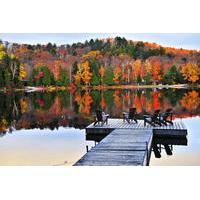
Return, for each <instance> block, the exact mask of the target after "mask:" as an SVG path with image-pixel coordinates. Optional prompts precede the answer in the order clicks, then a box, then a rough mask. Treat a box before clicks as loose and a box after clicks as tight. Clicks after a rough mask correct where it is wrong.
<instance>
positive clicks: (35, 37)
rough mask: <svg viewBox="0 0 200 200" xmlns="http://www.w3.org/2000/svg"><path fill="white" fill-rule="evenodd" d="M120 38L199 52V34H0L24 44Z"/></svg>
mask: <svg viewBox="0 0 200 200" xmlns="http://www.w3.org/2000/svg"><path fill="white" fill-rule="evenodd" d="M116 36H121V37H125V38H126V39H131V40H135V41H143V42H155V43H157V44H160V45H163V46H168V47H176V48H184V49H197V50H200V33H0V39H1V40H3V41H8V42H15V43H20V44H21V43H24V44H47V43H48V42H51V43H55V44H57V45H61V44H72V43H76V42H84V41H85V40H90V39H96V38H108V37H116Z"/></svg>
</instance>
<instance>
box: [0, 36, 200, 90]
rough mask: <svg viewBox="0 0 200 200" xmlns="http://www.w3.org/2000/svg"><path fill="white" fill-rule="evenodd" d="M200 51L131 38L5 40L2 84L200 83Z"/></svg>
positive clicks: (1, 55)
mask: <svg viewBox="0 0 200 200" xmlns="http://www.w3.org/2000/svg"><path fill="white" fill-rule="evenodd" d="M199 76H200V52H199V51H197V50H186V49H176V48H171V47H163V46H160V45H158V44H155V43H147V42H142V41H130V40H126V39H125V38H121V37H116V38H107V39H101V40H100V39H96V40H93V39H91V40H90V41H85V42H84V43H74V44H72V45H68V44H67V45H61V46H56V45H55V44H51V43H48V44H47V45H40V44H38V45H28V44H16V43H12V44H11V43H8V42H1V43H0V84H1V86H6V85H8V84H13V85H20V84H21V82H22V81H23V80H26V81H28V84H29V85H58V86H61V85H65V86H67V85H69V83H70V82H74V84H76V85H100V84H105V85H115V84H151V83H163V84H175V83H199V79H200V78H199Z"/></svg>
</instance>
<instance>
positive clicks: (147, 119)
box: [143, 110, 162, 126]
mask: <svg viewBox="0 0 200 200" xmlns="http://www.w3.org/2000/svg"><path fill="white" fill-rule="evenodd" d="M143 117H144V126H146V123H149V124H150V125H151V126H156V124H158V125H159V126H161V125H162V123H161V121H160V110H155V111H154V113H153V114H152V115H144V116H143Z"/></svg>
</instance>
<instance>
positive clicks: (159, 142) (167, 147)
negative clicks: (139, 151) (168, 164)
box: [152, 137, 187, 158]
mask: <svg viewBox="0 0 200 200" xmlns="http://www.w3.org/2000/svg"><path fill="white" fill-rule="evenodd" d="M174 145H182V146H187V138H186V137H177V138H166V137H165V138H162V137H154V139H153V143H152V151H153V153H154V156H155V158H161V153H162V151H165V154H166V155H168V156H172V155H173V146H174Z"/></svg>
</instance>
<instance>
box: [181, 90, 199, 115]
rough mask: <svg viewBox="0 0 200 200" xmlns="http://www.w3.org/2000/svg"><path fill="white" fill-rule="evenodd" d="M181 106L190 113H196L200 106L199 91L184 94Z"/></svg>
mask: <svg viewBox="0 0 200 200" xmlns="http://www.w3.org/2000/svg"><path fill="white" fill-rule="evenodd" d="M180 103H181V106H182V107H183V108H186V109H187V110H188V111H190V112H191V111H196V110H197V108H198V107H199V105H200V96H199V93H198V92H197V91H194V90H193V91H191V92H187V93H185V94H184V96H183V97H182V98H181V100H180Z"/></svg>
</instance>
